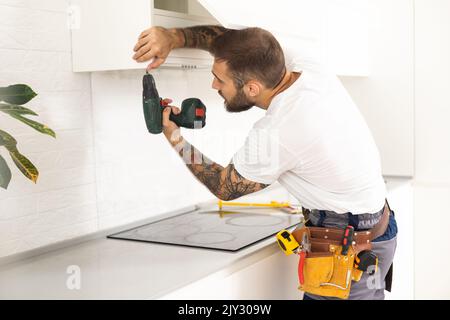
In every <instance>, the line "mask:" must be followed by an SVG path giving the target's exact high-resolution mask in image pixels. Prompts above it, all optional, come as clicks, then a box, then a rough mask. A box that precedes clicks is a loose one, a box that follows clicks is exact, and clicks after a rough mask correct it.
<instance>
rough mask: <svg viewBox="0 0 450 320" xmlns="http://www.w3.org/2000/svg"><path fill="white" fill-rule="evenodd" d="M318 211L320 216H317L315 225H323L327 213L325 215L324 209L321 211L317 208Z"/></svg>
mask: <svg viewBox="0 0 450 320" xmlns="http://www.w3.org/2000/svg"><path fill="white" fill-rule="evenodd" d="M319 213H320V218H319V221H317V226H318V227H323V222H324V220H325V217H326V216H327V215H326V213H325V211H323V210H319Z"/></svg>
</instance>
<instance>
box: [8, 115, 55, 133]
mask: <svg viewBox="0 0 450 320" xmlns="http://www.w3.org/2000/svg"><path fill="white" fill-rule="evenodd" d="M9 115H10V116H11V117H13V118H16V119H17V120H20V121H22V122H23V123H25V124H26V125H29V126H30V127H32V128H33V129H35V130H36V131H39V132H41V133H44V134H48V135H49V136H52V137H53V138H56V134H55V132H54V131H53V130H52V129H50V128H49V127H47V126H46V125H44V124H42V123H39V122H36V121H34V120H30V119H28V118H25V117H22V116H21V115H19V114H15V113H10V114H9Z"/></svg>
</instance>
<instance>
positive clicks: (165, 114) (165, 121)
mask: <svg viewBox="0 0 450 320" xmlns="http://www.w3.org/2000/svg"><path fill="white" fill-rule="evenodd" d="M170 111H171V108H170V107H166V108H164V111H163V118H162V125H163V127H167V126H169V124H170V120H169V116H170Z"/></svg>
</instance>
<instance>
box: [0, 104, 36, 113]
mask: <svg viewBox="0 0 450 320" xmlns="http://www.w3.org/2000/svg"><path fill="white" fill-rule="evenodd" d="M0 111H2V112H4V113H6V114H11V113H15V114H29V115H32V116H37V115H38V114H37V113H36V112H34V111H33V110H31V109H28V108H25V107H22V106H19V105H16V104H7V103H2V102H0Z"/></svg>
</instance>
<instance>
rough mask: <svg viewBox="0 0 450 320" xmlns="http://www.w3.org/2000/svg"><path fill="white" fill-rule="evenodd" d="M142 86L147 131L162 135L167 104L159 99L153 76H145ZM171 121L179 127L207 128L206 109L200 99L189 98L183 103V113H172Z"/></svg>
mask: <svg viewBox="0 0 450 320" xmlns="http://www.w3.org/2000/svg"><path fill="white" fill-rule="evenodd" d="M142 84H143V87H144V90H143V93H142V102H143V106H144V116H145V123H146V125H147V129H148V131H149V132H150V133H153V134H158V133H161V132H162V112H163V110H164V108H165V107H167V103H165V102H164V101H163V100H162V99H161V98H160V97H159V94H158V91H157V90H156V85H155V79H153V76H152V75H151V74H149V73H147V74H146V75H144V79H143V81H142ZM169 119H170V120H171V121H173V122H175V123H176V125H177V126H179V127H184V128H190V129H197V128H198V129H200V128H203V127H204V126H205V120H206V107H205V105H204V104H203V102H201V101H200V99H197V98H188V99H185V100H183V102H182V103H181V112H180V113H179V114H177V115H175V114H173V113H171V114H170V116H169Z"/></svg>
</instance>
